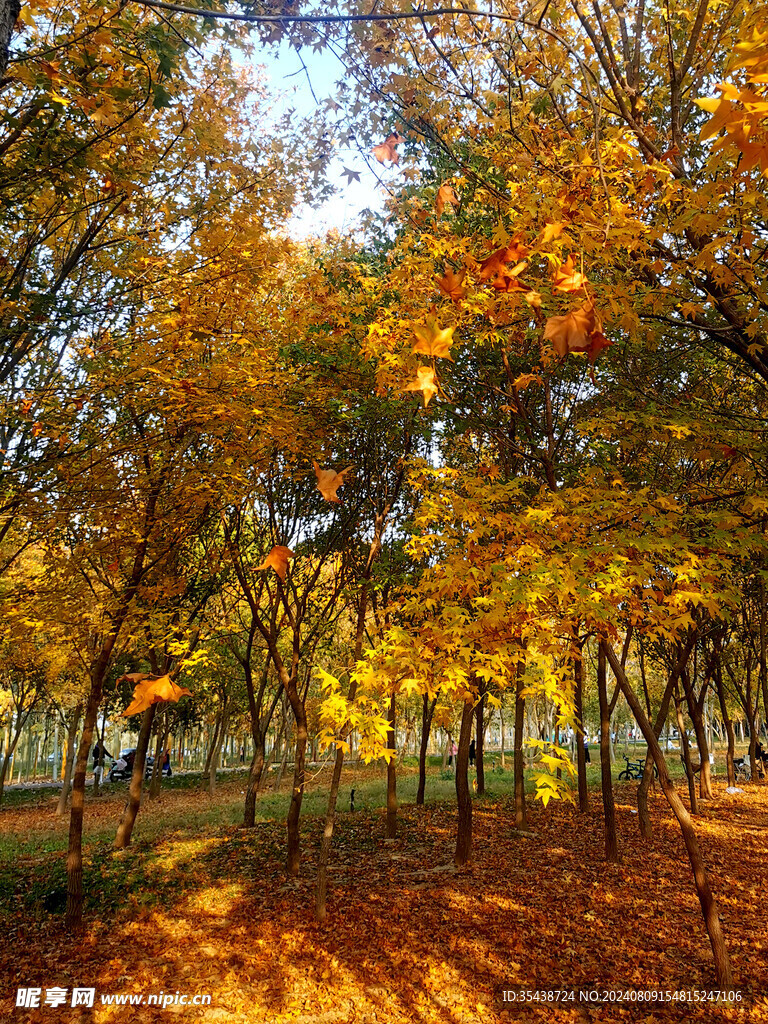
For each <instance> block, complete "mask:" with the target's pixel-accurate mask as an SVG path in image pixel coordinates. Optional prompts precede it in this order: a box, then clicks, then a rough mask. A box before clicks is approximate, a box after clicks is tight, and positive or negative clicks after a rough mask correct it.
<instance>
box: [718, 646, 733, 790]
mask: <svg viewBox="0 0 768 1024" xmlns="http://www.w3.org/2000/svg"><path fill="white" fill-rule="evenodd" d="M715 682H716V684H717V699H718V702H719V704H720V714H721V716H722V719H723V725H724V726H725V734H726V736H727V737H728V749H727V750H726V752H725V770H726V772H727V775H728V785H729V786H735V785H736V768H735V766H734V763H733V762H734V755H735V753H736V737H735V735H734V732H733V721H732V720H731V716H730V715H729V714H728V706H727V704H726V700H725V687H724V686H723V666H722V665H721V664H720V662H719V661H718V664H717V667H716V669H715Z"/></svg>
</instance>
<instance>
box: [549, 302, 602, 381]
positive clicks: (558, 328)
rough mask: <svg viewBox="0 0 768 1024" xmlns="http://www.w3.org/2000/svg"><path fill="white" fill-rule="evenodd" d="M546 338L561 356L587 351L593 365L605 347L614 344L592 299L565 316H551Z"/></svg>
mask: <svg viewBox="0 0 768 1024" xmlns="http://www.w3.org/2000/svg"><path fill="white" fill-rule="evenodd" d="M544 338H545V340H547V341H551V342H552V348H553V349H554V350H555V352H556V353H557V354H558V355H559V356H561V357H563V356H567V355H568V353H569V352H586V353H587V354H588V355H589V361H590V363H591V364H592V365H594V362H595V359H596V358H597V357H598V355H599V354H600V353H601V352H602V351H603V349H604V348H608V346H609V345H610V344H612V343H611V341H610V340H609V339H608V338H606V336H605V335H604V334H603V325H602V322H601V321H600V318H599V317H598V316H597V314H596V312H595V304H594V302H593V301H592V300H591V299H590V301H589V302H585V303H584V305H583V306H581V307H580V308H579V309H574V310H572V311H571V312H570V313H566V314H565V316H551V317H550V318H549V320H547V323H546V326H545V328H544Z"/></svg>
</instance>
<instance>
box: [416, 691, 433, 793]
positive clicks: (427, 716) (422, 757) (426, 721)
mask: <svg viewBox="0 0 768 1024" xmlns="http://www.w3.org/2000/svg"><path fill="white" fill-rule="evenodd" d="M422 700H423V704H422V709H421V742H420V744H419V788H418V789H417V790H416V806H417V807H422V806H423V804H424V797H425V795H426V790H427V748H428V746H429V734H430V731H431V729H432V716H433V715H434V713H435V708H436V706H437V697H434V698H433V699H432V700H430V699H429V696H428V695H427V694H426V693H425V694H424V696H423V698H422Z"/></svg>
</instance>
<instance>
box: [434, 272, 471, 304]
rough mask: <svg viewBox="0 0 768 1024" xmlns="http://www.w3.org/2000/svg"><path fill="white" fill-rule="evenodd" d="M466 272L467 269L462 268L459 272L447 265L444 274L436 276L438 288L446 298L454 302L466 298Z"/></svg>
mask: <svg viewBox="0 0 768 1024" xmlns="http://www.w3.org/2000/svg"><path fill="white" fill-rule="evenodd" d="M466 273H467V272H466V270H462V271H461V273H459V274H457V273H456V271H455V270H451V268H450V267H446V268H445V274H444V276H443V277H436V278H435V280H436V281H437V286H438V288H439V289H440V291H441V292H442V293H443V295H445V296H446V298H449V299H451V300H452V301H453V302H460V301H461V300H462V299H463V298H464V296H465V295H466V294H467V289H466V288H465V287H464V278H465V277H466Z"/></svg>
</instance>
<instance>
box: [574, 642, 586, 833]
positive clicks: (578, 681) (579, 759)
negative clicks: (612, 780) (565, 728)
mask: <svg viewBox="0 0 768 1024" xmlns="http://www.w3.org/2000/svg"><path fill="white" fill-rule="evenodd" d="M573 682H574V694H573V702H574V708H575V711H576V774H577V777H578V783H579V810H580V811H581V813H582V814H585V813H586V812H587V811H588V810H589V790H588V789H587V759H586V756H585V754H584V710H583V702H582V691H583V686H584V663H583V661H582V660H581V647H580V649H579V653H578V655H577V656H576V657H575V658H574V659H573Z"/></svg>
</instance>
